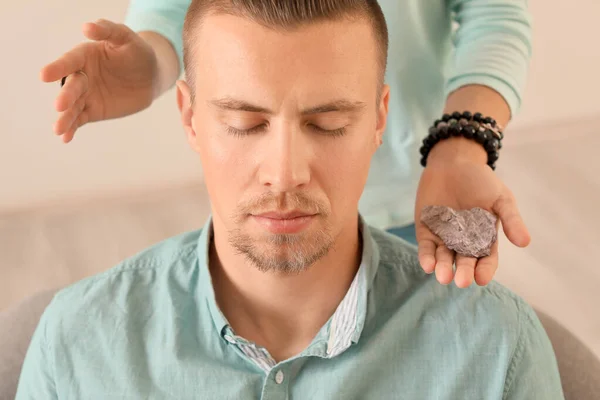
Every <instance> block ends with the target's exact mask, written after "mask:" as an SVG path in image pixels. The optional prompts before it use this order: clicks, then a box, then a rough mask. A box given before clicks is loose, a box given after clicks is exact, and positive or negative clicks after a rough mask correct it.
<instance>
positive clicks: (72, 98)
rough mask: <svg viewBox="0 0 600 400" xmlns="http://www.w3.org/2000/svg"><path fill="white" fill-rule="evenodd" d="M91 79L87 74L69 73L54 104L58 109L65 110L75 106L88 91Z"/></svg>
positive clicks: (59, 110)
mask: <svg viewBox="0 0 600 400" xmlns="http://www.w3.org/2000/svg"><path fill="white" fill-rule="evenodd" d="M88 85H89V79H88V77H87V75H84V74H81V73H73V74H71V75H69V76H68V77H67V79H66V81H65V85H64V86H63V87H62V89H61V91H60V93H59V94H58V97H57V98H56V102H55V104H54V106H55V108H56V111H58V112H63V111H66V110H68V109H69V108H71V107H73V105H74V104H75V102H76V101H77V100H79V99H80V98H81V97H82V96H83V95H84V94H85V92H86V91H87V89H88Z"/></svg>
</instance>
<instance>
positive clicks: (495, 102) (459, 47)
mask: <svg viewBox="0 0 600 400" xmlns="http://www.w3.org/2000/svg"><path fill="white" fill-rule="evenodd" d="M448 8H449V10H450V11H451V12H452V14H453V19H454V21H455V22H456V23H458V25H459V27H458V29H457V31H456V33H455V37H454V42H455V50H454V63H453V65H452V68H451V74H450V76H449V79H448V81H447V84H446V94H447V101H446V106H445V107H444V112H447V113H452V112H454V111H459V112H460V111H465V110H468V111H471V112H473V113H475V112H480V113H482V114H484V115H485V116H491V117H492V118H494V119H495V120H496V121H497V122H498V123H499V124H500V125H501V126H503V127H506V125H507V124H508V123H509V121H510V120H511V119H512V118H513V117H514V116H515V115H516V114H517V113H518V111H519V110H520V107H521V94H522V92H523V88H524V86H525V79H526V76H527V69H528V66H529V60H530V58H531V16H530V14H529V13H528V11H527V1H526V0H495V1H489V0H470V1H468V0H448ZM442 155H443V156H444V158H445V156H449V157H454V156H457V155H458V156H460V157H463V156H464V157H467V158H471V159H475V160H477V161H483V162H484V163H485V160H486V153H485V151H484V150H483V148H481V146H480V145H478V144H476V143H471V142H470V141H468V140H465V139H461V138H457V139H452V140H447V141H445V142H444V143H439V144H438V145H437V146H436V148H435V149H434V150H432V153H431V158H432V159H434V158H438V157H441V156H442ZM445 161H447V160H445Z"/></svg>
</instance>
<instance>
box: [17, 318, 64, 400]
mask: <svg viewBox="0 0 600 400" xmlns="http://www.w3.org/2000/svg"><path fill="white" fill-rule="evenodd" d="M48 308H49V307H48ZM48 308H46V311H44V313H43V314H42V316H41V318H40V322H39V323H38V326H37V327H36V330H35V331H34V333H33V336H32V338H31V342H30V344H29V348H28V349H27V353H26V355H25V360H24V362H23V367H22V369H21V375H20V377H19V384H18V386H17V395H16V397H15V400H38V399H48V400H56V399H58V396H57V392H56V385H55V378H54V377H55V374H54V363H53V360H52V356H51V352H50V350H49V347H48V341H47V340H46V335H47V330H48V319H49V316H48V314H49V311H48Z"/></svg>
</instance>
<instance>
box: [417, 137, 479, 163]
mask: <svg viewBox="0 0 600 400" xmlns="http://www.w3.org/2000/svg"><path fill="white" fill-rule="evenodd" d="M487 161H488V154H487V152H486V150H485V149H484V148H483V146H481V144H479V143H477V142H475V141H473V140H469V139H466V138H464V137H451V138H448V139H446V140H443V141H440V142H439V143H437V144H436V145H435V146H434V147H433V148H432V149H431V152H430V153H429V155H428V157H427V164H428V165H434V166H435V165H441V166H444V165H448V164H450V163H455V162H473V163H476V164H482V165H486V164H487Z"/></svg>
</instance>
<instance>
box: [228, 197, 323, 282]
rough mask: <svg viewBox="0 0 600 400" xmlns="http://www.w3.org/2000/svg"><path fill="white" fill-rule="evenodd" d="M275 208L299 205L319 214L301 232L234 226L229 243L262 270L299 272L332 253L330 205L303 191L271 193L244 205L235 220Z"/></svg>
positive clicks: (297, 207)
mask: <svg viewBox="0 0 600 400" xmlns="http://www.w3.org/2000/svg"><path fill="white" fill-rule="evenodd" d="M273 209H296V210H302V211H306V212H310V213H314V214H318V215H317V216H316V217H315V218H316V221H314V222H313V224H311V228H309V229H307V231H306V232H300V233H297V234H269V233H260V234H250V233H247V232H244V231H243V230H242V229H239V228H236V229H232V230H230V231H229V232H228V241H229V244H230V245H231V246H232V247H233V248H234V249H235V250H236V251H237V252H238V253H239V254H243V255H244V256H245V257H246V259H247V260H248V261H250V263H252V264H253V265H254V266H255V267H256V268H258V269H259V270H260V271H262V272H279V273H284V274H299V273H301V272H303V271H305V270H307V269H308V268H309V267H310V266H311V265H313V264H314V263H315V262H317V261H318V260H319V259H321V258H322V257H324V256H325V255H327V254H328V253H329V251H330V250H331V248H332V247H333V244H334V239H333V235H332V232H331V227H330V224H329V223H328V221H329V219H328V215H329V213H328V212H327V208H326V207H325V206H324V205H323V204H322V203H321V202H319V201H316V200H314V199H311V198H309V197H307V196H306V195H304V194H302V193H283V194H280V195H275V194H272V193H267V194H265V195H263V196H261V197H260V198H259V199H257V200H256V201H253V202H250V203H247V204H243V205H242V206H240V207H239V212H238V213H236V215H235V218H234V221H236V225H238V226H240V225H241V224H242V223H243V222H244V221H245V220H246V218H248V215H251V214H259V213H260V212H261V211H258V210H273ZM313 225H317V227H314V226H313Z"/></svg>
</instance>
